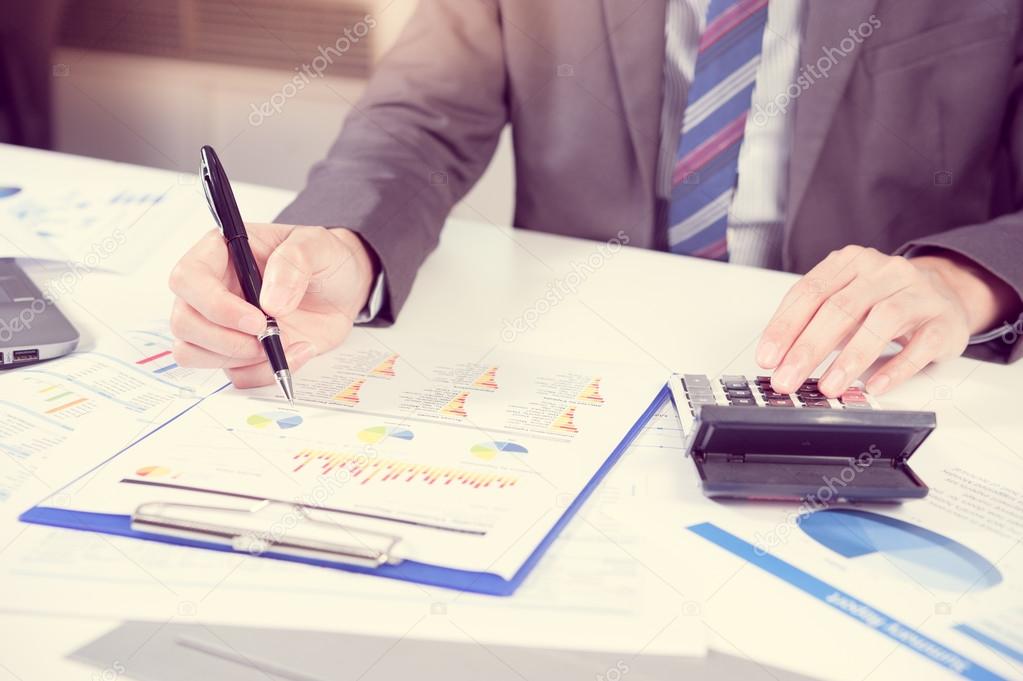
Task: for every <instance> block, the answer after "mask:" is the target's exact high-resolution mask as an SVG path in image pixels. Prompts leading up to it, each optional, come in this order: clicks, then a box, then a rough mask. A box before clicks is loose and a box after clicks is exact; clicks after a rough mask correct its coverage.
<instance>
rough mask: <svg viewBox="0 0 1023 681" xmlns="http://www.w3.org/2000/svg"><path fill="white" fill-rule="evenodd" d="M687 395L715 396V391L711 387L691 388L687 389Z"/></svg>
mask: <svg viewBox="0 0 1023 681" xmlns="http://www.w3.org/2000/svg"><path fill="white" fill-rule="evenodd" d="M686 394H687V395H696V396H698V397H714V391H713V390H711V389H710V388H690V389H689V390H686Z"/></svg>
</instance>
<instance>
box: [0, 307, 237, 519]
mask: <svg viewBox="0 0 1023 681" xmlns="http://www.w3.org/2000/svg"><path fill="white" fill-rule="evenodd" d="M171 342H172V341H171V338H170V336H169V334H168V333H167V332H166V330H165V329H163V328H162V327H160V326H159V325H157V326H154V327H145V326H141V327H140V328H137V329H127V330H125V331H124V332H123V333H120V334H118V335H117V336H109V337H107V338H105V339H104V340H102V341H101V342H100V343H98V344H97V345H96V346H95V347H91V348H85V349H80V350H78V351H76V352H74V353H72V354H70V355H68V356H66V357H62V358H60V359H55V360H52V361H49V362H41V363H39V364H33V365H30V366H25V367H22V368H20V369H18V370H17V371H10V372H5V373H2V374H0V508H4V507H7V506H8V504H6V503H5V502H10V501H12V500H17V502H18V503H20V504H28V503H29V502H30V501H37V500H38V498H39V497H40V496H41V495H43V494H48V493H50V492H52V491H53V490H55V489H57V488H58V487H60V486H62V485H64V484H66V483H67V482H68V480H70V479H73V478H74V477H76V476H78V475H81V474H82V473H84V472H85V471H88V470H89V469H90V468H92V467H94V466H95V465H97V464H98V463H100V462H101V461H103V460H105V459H107V458H109V457H110V456H112V455H113V454H114V453H116V452H117V451H119V450H120V449H121V448H123V447H126V446H127V445H129V444H131V443H132V442H133V441H135V440H136V439H138V438H140V437H142V436H143V435H145V434H146V433H148V432H149V431H151V430H152V429H153V428H156V427H158V426H159V425H161V424H163V423H165V422H166V421H168V420H170V419H171V418H172V417H174V416H175V415H176V414H179V413H180V412H182V411H184V410H185V409H187V408H188V407H190V406H193V405H194V404H195V403H196V402H197V401H199V400H200V399H202V397H204V396H205V395H207V394H209V393H211V392H213V391H215V390H216V389H218V388H220V387H222V386H223V384H224V377H223V375H222V374H221V373H220V372H216V371H201V370H194V369H185V368H183V367H179V366H178V365H177V364H176V363H175V362H174V359H173V357H172V355H171V350H170V347H171ZM33 497H34V498H33ZM18 510H23V506H21V507H19V508H12V509H11V512H16V511H18Z"/></svg>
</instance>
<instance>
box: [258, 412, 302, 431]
mask: <svg viewBox="0 0 1023 681" xmlns="http://www.w3.org/2000/svg"><path fill="white" fill-rule="evenodd" d="M245 422H246V423H247V424H249V425H250V426H252V427H253V428H260V429H265V428H278V429H280V430H288V429H289V428H295V427H297V426H300V425H302V417H301V416H299V415H298V414H294V413H291V412H287V411H264V412H260V413H259V414H253V415H252V416H250V417H249V418H247V419H245Z"/></svg>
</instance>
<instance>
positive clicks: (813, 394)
mask: <svg viewBox="0 0 1023 681" xmlns="http://www.w3.org/2000/svg"><path fill="white" fill-rule="evenodd" d="M796 394H797V395H799V399H803V398H806V399H810V400H824V399H827V398H826V397H825V396H824V393H821V392H818V391H816V390H803V389H802V388H800V390H799V392H798V393H796Z"/></svg>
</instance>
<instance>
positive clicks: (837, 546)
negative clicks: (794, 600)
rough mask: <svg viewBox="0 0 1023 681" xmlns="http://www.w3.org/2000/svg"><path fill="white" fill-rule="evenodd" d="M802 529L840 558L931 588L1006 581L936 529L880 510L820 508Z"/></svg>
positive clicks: (803, 520)
mask: <svg viewBox="0 0 1023 681" xmlns="http://www.w3.org/2000/svg"><path fill="white" fill-rule="evenodd" d="M799 528H800V529H801V530H802V531H803V532H805V533H806V534H807V536H809V537H810V538H812V539H813V540H814V541H816V542H817V543H819V544H821V545H822V546H824V547H826V548H828V549H830V550H831V551H834V552H835V553H837V554H839V555H840V556H843V557H845V558H848V559H850V560H853V561H861V562H863V563H865V564H869V565H868V566H869V568H870V569H872V570H881V571H884V572H886V573H888V574H889V575H890V576H891V577H893V578H896V579H902V580H907V579H908V580H912V581H914V582H916V583H917V584H920V585H921V586H924V587H925V588H928V589H940V590H943V591H954V592H958V593H962V592H965V591H966V590H974V591H977V590H983V589H989V588H991V587H993V586H995V585H997V584H999V583H1000V582H1001V581H1002V574H1001V573H1000V572H999V571H998V568H996V567H995V566H994V565H993V564H991V562H990V561H988V560H987V559H986V558H984V557H983V556H981V555H980V554H979V553H977V552H976V551H974V550H973V549H971V548H969V547H967V546H964V545H963V544H960V543H959V542H957V541H955V540H954V539H950V538H949V537H946V536H944V535H942V534H938V533H937V532H932V531H931V530H928V529H924V528H923V527H920V526H918V525H914V524H912V523H908V522H905V521H903V520H897V519H895V518H889V517H888V516H883V515H879V514H877V513H870V512H867V511H859V510H855V509H827V510H823V511H816V512H813V513H808V514H806V515H803V516H801V517H800V519H799ZM872 557H873V558H872ZM878 558H879V559H880V560H878Z"/></svg>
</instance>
